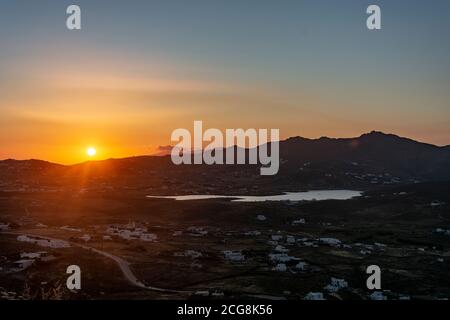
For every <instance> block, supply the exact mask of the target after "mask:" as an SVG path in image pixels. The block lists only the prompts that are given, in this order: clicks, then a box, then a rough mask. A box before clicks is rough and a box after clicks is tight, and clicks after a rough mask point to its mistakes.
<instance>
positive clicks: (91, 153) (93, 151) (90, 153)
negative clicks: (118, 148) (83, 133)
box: [86, 147, 97, 157]
mask: <svg viewBox="0 0 450 320" xmlns="http://www.w3.org/2000/svg"><path fill="white" fill-rule="evenodd" d="M86 154H87V155H88V156H89V157H94V156H95V155H96V154H97V150H96V149H95V148H94V147H89V148H87V150H86Z"/></svg>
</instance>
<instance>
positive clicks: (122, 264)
mask: <svg viewBox="0 0 450 320" xmlns="http://www.w3.org/2000/svg"><path fill="white" fill-rule="evenodd" d="M0 234H10V235H24V236H28V237H34V238H41V239H46V240H58V241H66V242H68V243H70V244H71V245H72V246H75V247H80V248H83V249H85V250H89V251H92V252H95V253H97V254H100V255H102V256H105V257H107V258H109V259H111V260H113V261H114V262H115V263H116V264H117V265H118V266H119V268H120V270H122V273H123V275H124V277H125V279H126V280H127V281H128V282H129V283H130V284H132V285H133V286H135V287H139V288H142V289H146V290H152V291H158V292H165V293H192V291H182V290H172V289H165V288H158V287H152V286H147V285H145V284H144V283H142V282H141V281H139V280H138V278H136V276H135V275H134V273H133V272H132V271H131V269H130V263H129V262H128V261H126V260H124V259H122V258H120V257H118V256H115V255H113V254H111V253H109V252H106V251H102V250H99V249H96V248H94V247H90V246H87V245H84V244H81V243H77V242H72V241H67V240H63V239H56V238H52V237H47V236H41V235H36V234H29V233H20V232H0Z"/></svg>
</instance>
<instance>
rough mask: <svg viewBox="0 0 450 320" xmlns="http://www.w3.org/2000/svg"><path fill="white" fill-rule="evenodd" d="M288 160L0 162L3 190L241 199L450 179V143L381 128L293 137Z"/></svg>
mask: <svg viewBox="0 0 450 320" xmlns="http://www.w3.org/2000/svg"><path fill="white" fill-rule="evenodd" d="M247 151H248V150H247ZM280 161H281V165H280V171H279V173H278V174H277V175H275V176H260V175H259V165H214V166H207V165H195V166H194V165H181V166H175V165H173V164H172V162H171V159H170V156H162V157H158V156H138V157H129V158H123V159H107V160H102V161H89V162H85V163H80V164H76V165H71V166H64V165H59V164H54V163H50V162H46V161H41V160H24V161H18V160H11V159H9V160H4V161H0V189H8V188H9V189H13V190H15V189H17V188H19V187H20V186H26V187H29V186H33V187H38V188H40V187H42V186H54V187H68V186H70V187H74V188H78V187H91V188H93V187H95V188H97V189H102V188H105V187H108V188H114V189H116V188H123V187H127V188H132V189H136V190H142V189H145V190H150V191H151V192H152V191H154V192H165V191H164V190H167V191H166V192H167V193H174V192H178V193H180V192H181V193H183V190H184V193H186V190H191V191H192V192H222V193H227V192H229V193H233V194H236V193H242V192H247V193H258V192H263V191H265V192H276V190H283V191H287V190H292V191H293V190H298V189H301V188H336V187H340V188H342V187H346V188H361V189H363V188H371V187H373V186H380V185H386V184H389V185H390V184H404V183H412V182H418V181H442V180H450V147H449V146H446V147H438V146H434V145H431V144H427V143H421V142H417V141H414V140H411V139H408V138H404V137H399V136H396V135H393V134H384V133H382V132H377V131H372V132H370V133H366V134H363V135H361V136H360V137H357V138H327V137H322V138H319V139H307V138H302V137H293V138H289V139H287V140H284V141H281V142H280ZM169 191H170V192H169Z"/></svg>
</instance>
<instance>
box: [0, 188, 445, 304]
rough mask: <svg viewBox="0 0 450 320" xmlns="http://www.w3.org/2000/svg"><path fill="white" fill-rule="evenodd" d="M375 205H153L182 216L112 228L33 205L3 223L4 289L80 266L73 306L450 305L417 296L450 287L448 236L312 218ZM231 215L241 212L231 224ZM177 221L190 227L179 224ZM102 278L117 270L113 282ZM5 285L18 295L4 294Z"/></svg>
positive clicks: (52, 279) (48, 281)
mask: <svg viewBox="0 0 450 320" xmlns="http://www.w3.org/2000/svg"><path fill="white" fill-rule="evenodd" d="M373 197H374V195H371V196H370V197H369V198H367V197H366V198H362V199H361V200H347V201H341V202H335V201H325V202H323V201H319V202H311V203H308V202H305V203H299V204H297V205H295V204H292V203H285V204H278V203H272V204H270V205H269V206H268V205H267V203H265V204H247V205H242V204H238V203H232V202H229V201H228V200H226V199H212V200H200V201H191V202H184V203H182V202H181V201H180V202H178V201H174V200H168V199H147V200H145V201H146V202H145V205H146V206H147V208H148V210H154V208H156V207H158V208H165V209H163V210H164V211H165V212H172V214H169V215H151V216H149V215H147V214H142V213H141V214H134V215H129V214H128V215H126V216H117V215H112V216H108V217H107V218H106V217H103V216H101V215H100V216H99V215H98V214H94V213H93V216H91V217H90V218H89V219H85V220H73V219H68V220H67V219H66V221H62V222H61V224H60V225H58V224H55V221H53V222H52V220H54V219H53V218H51V216H46V215H43V214H42V213H40V214H35V213H34V212H37V211H39V210H40V209H39V210H38V208H37V207H33V206H31V207H30V208H29V209H28V212H27V213H26V214H25V216H21V217H14V218H12V217H11V216H8V215H7V216H5V215H3V216H2V219H1V220H0V242H1V247H2V253H1V254H0V279H2V281H1V282H0V283H1V285H0V288H2V289H1V290H3V291H2V292H3V293H2V294H3V297H4V298H7V297H9V298H11V296H14V298H20V296H21V292H22V291H23V290H24V289H23V287H24V284H25V283H26V284H27V286H31V287H33V286H44V287H45V286H52V285H54V284H55V283H57V282H58V283H62V282H63V281H64V279H65V277H66V275H65V268H67V266H68V265H72V264H76V265H80V267H81V269H82V272H83V275H84V276H83V284H84V285H83V288H84V289H83V290H81V291H80V292H75V291H74V292H66V294H67V295H68V296H70V297H72V298H75V297H78V298H79V297H85V298H88V297H89V298H96V297H97V298H99V297H102V298H105V297H121V296H128V295H129V294H131V292H134V293H133V295H136V294H137V295H138V296H140V297H144V296H147V295H149V296H150V297H164V296H165V297H171V298H195V297H198V298H210V299H221V298H233V297H248V298H267V299H305V300H330V299H331V300H336V299H337V300H340V299H367V300H386V299H389V300H392V299H394V300H407V299H417V298H420V297H424V296H428V297H429V299H443V298H446V297H448V296H447V293H446V291H445V290H444V291H439V289H438V287H436V290H438V291H431V292H428V293H427V292H422V291H420V290H419V291H417V290H418V288H414V286H413V285H412V283H413V282H414V281H415V280H414V279H416V278H417V277H419V278H421V277H426V274H427V273H428V272H430V270H433V272H434V273H435V274H436V275H437V276H438V277H439V275H440V274H442V277H444V278H445V275H446V274H447V270H448V269H447V266H448V264H449V260H448V258H447V250H448V248H449V247H448V246H449V244H450V237H449V236H448V235H449V234H450V228H449V227H447V226H446V225H437V226H436V225H430V226H429V227H426V229H421V231H420V232H419V233H418V237H419V238H420V239H419V238H418V239H417V240H416V241H409V242H403V241H402V240H401V239H402V237H403V236H402V234H403V233H404V232H408V231H407V228H406V229H405V231H401V230H400V231H399V230H397V231H393V230H392V233H391V231H390V229H386V228H384V229H383V230H384V231H383V232H384V233H383V234H381V236H380V235H378V236H376V234H374V233H371V232H368V231H367V230H368V229H367V228H368V226H367V225H366V224H365V223H366V222H367V221H364V220H362V221H361V220H360V218H358V215H357V216H353V217H352V218H351V219H350V218H349V217H348V216H347V217H346V218H344V219H343V218H342V217H339V214H337V215H336V216H333V217H330V216H329V215H324V214H318V213H317V212H316V211H314V210H313V211H311V207H312V208H314V207H315V206H317V207H318V208H320V210H321V211H323V210H324V208H330V209H331V208H334V210H335V211H336V208H338V207H339V206H342V205H346V203H352V204H353V205H357V204H358V202H361V201H369V200H367V199H373ZM404 197H408V194H406V193H400V192H397V193H395V194H394V193H393V194H392V195H391V196H390V198H388V197H387V196H386V195H384V196H383V198H384V199H386V198H387V199H388V200H386V201H403V199H404ZM389 199H391V200H389ZM34 203H39V202H36V201H35V202H34ZM337 204H339V206H338V207H336V205H337ZM42 206H45V204H42ZM217 206H218V207H217ZM324 206H325V207H324ZM447 206H448V205H447V203H446V202H444V201H438V200H433V201H428V202H427V203H424V204H423V208H424V209H422V210H428V211H429V212H434V211H436V210H437V211H436V212H441V213H442V212H446V210H447ZM208 207H209V208H212V207H216V208H219V207H221V208H222V209H221V210H216V213H215V222H213V221H212V220H210V219H209V218H207V217H208V215H207V214H206V213H205V214H206V215H204V214H203V213H201V212H205V211H203V210H204V208H208ZM228 207H230V208H233V210H236V208H238V207H239V208H241V210H242V211H241V212H240V213H239V216H236V215H233V218H231V219H230V218H228V219H226V220H224V219H223V217H224V215H225V214H226V211H227V208H228ZM152 208H153V209H152ZM308 208H309V209H308ZM160 210H161V209H160ZM198 210H200V211H198ZM222 210H225V211H222ZM213 211H214V210H213ZM325 211H327V210H325ZM177 212H179V213H177ZM275 212H276V213H275ZM337 212H339V209H338V211H337ZM173 214H175V216H174V215H173ZM179 214H183V215H184V219H179V218H176V216H178V215H179ZM114 220H115V221H116V222H114V223H108V221H114ZM90 221H92V222H90ZM94 221H95V222H94ZM380 223H384V222H380ZM391 228H394V227H391ZM395 228H397V227H395ZM364 230H366V231H364ZM362 232H368V233H366V235H364V233H362ZM394 234H395V238H393V235H394ZM419 235H420V236H419ZM395 239H400V240H395ZM425 239H430V240H425ZM431 239H434V240H431ZM432 243H433V244H432ZM399 258H401V260H398V259H399ZM408 261H409V262H408ZM412 261H415V263H413V264H411V262H412ZM404 263H405V264H404ZM371 264H377V265H380V267H381V268H382V270H383V286H382V288H381V289H380V290H374V291H371V290H368V289H367V288H366V284H365V281H366V279H367V275H366V273H365V268H366V267H367V266H368V265H371ZM411 265H414V266H415V267H414V270H413V269H411ZM421 268H422V269H423V271H422V269H421ZM43 270H47V271H45V272H44V271H43ZM58 270H59V271H58ZM103 270H110V271H108V273H107V274H105V273H104V272H102V271H103ZM105 277H106V278H105ZM111 279H113V280H114V281H111ZM423 279H424V281H434V280H433V279H428V280H427V278H423ZM441 279H443V278H441ZM107 282H109V283H111V286H112V287H110V286H109V285H106V283H107ZM405 283H411V286H408V285H405ZM7 284H9V285H10V286H11V287H5V285H7ZM430 286H431V284H430ZM60 290H63V289H60ZM11 292H15V294H12V293H11Z"/></svg>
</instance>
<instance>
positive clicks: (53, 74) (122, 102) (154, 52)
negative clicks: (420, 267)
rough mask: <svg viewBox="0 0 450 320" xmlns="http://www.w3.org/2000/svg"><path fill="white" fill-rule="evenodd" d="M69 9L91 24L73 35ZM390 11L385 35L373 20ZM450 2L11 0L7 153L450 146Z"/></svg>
mask: <svg viewBox="0 0 450 320" xmlns="http://www.w3.org/2000/svg"><path fill="white" fill-rule="evenodd" d="M69 4H78V5H80V7H81V9H82V30H81V31H69V30H67V29H66V27H65V20H66V17H67V15H66V13H65V10H66V8H67V6H68V5H69ZM369 4H378V5H380V6H381V8H382V26H383V29H382V30H381V31H369V30H367V28H366V25H365V21H366V17H367V15H366V14H365V10H366V8H367V6H368V5H369ZM449 12H450V1H448V0H435V1H425V0H417V1H415V0H395V1H363V0H359V1H358V0H342V1H336V0H327V1H324V0H308V1H301V0H292V1H288V0H285V1H284V0H280V1H274V0H272V1H264V0H254V1H252V0H239V1H238V0H236V1H233V0H226V1H225V0H221V1H219V0H217V1H212V0H180V1H171V0H160V1H157V0H148V1H143V0H142V1H139V0H129V1H125V0H123V1H114V0H86V1H84V0H71V1H64V0H53V1H50V0H39V1H31V0H2V1H1V3H0V146H1V147H0V159H4V158H17V159H28V158H39V159H45V160H50V161H55V162H61V163H76V162H80V161H84V160H86V154H85V149H86V147H87V146H91V145H93V146H96V147H97V149H98V158H108V157H124V156H129V155H141V154H150V153H152V152H154V151H155V150H156V149H157V147H158V146H159V145H168V144H170V143H171V142H170V134H171V132H172V131H173V130H174V129H176V128H192V125H193V123H192V122H193V120H203V122H204V126H206V127H217V128H221V129H224V128H239V127H242V128H280V134H281V137H282V138H287V137H289V136H296V135H301V136H305V137H310V138H316V137H320V136H332V137H350V136H358V135H360V134H361V133H363V132H367V131H371V130H381V131H385V132H391V133H396V134H399V135H403V136H408V137H411V138H414V139H418V140H421V141H425V142H431V143H434V144H438V145H447V144H450V90H449V89H450V41H449V40H448V39H449V34H450V19H448V15H449Z"/></svg>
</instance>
